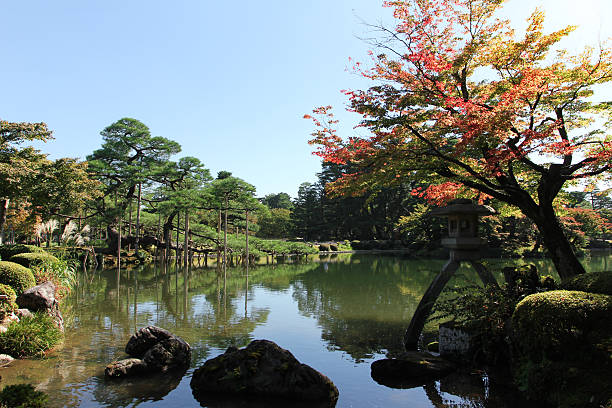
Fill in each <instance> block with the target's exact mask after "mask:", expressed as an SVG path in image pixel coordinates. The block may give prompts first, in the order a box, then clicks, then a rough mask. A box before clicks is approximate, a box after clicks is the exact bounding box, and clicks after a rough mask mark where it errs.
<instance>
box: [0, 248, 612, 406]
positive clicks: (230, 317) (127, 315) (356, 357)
mask: <svg viewBox="0 0 612 408" xmlns="http://www.w3.org/2000/svg"><path fill="white" fill-rule="evenodd" d="M443 262H444V261H437V260H427V261H413V260H406V259H402V258H401V257H393V256H386V257H383V256H365V255H359V256H327V257H322V258H321V259H320V260H317V262H309V263H298V264H283V263H276V262H274V263H272V264H271V265H269V266H260V267H256V268H250V269H249V271H248V275H247V273H246V271H245V270H243V269H241V268H228V269H227V274H224V273H223V270H222V269H221V268H219V269H217V268H194V267H191V266H188V267H184V266H182V267H176V266H175V265H174V264H170V265H168V264H165V263H161V264H159V265H152V266H147V267H142V268H137V269H121V270H116V269H115V270H105V271H92V270H85V271H83V272H82V273H81V274H79V282H78V285H77V287H76V288H75V289H74V291H73V292H72V294H71V295H70V296H69V297H68V298H67V299H66V300H65V301H64V303H63V305H62V308H63V313H64V319H65V324H66V327H67V330H66V340H65V345H64V347H63V348H62V349H59V350H58V351H57V352H55V353H53V354H51V355H50V357H49V358H48V359H45V360H23V361H18V362H16V363H15V364H14V366H12V367H10V368H7V369H3V370H2V373H1V375H2V382H3V385H9V384H15V383H23V382H32V383H34V384H38V385H39V388H40V389H42V390H45V391H48V392H49V394H50V396H51V400H52V406H58V407H59V406H75V407H76V406H93V407H95V406H118V407H119V406H136V405H140V404H142V403H146V402H147V401H164V403H166V404H167V405H177V406H193V405H194V404H196V402H195V400H194V399H193V397H192V396H191V391H190V389H189V380H190V376H191V372H192V370H193V369H194V368H195V367H197V366H199V365H201V364H202V363H203V361H204V360H206V359H208V358H210V357H214V356H216V355H218V354H220V353H221V352H223V351H224V350H225V349H226V348H227V347H228V346H230V345H235V346H238V347H242V346H245V345H246V344H248V343H249V342H250V341H251V340H253V339H255V338H256V336H262V335H263V336H265V338H271V339H275V340H276V341H277V342H279V344H280V345H281V346H283V347H286V348H289V349H290V350H291V351H292V352H294V354H296V357H298V358H300V359H301V360H303V361H304V362H305V363H307V364H311V365H313V366H314V367H315V368H317V369H319V370H321V371H322V372H324V373H325V374H327V375H328V376H330V378H332V380H333V381H334V382H335V383H336V385H337V386H338V388H339V390H340V399H339V401H338V406H339V407H342V406H351V405H353V406H363V405H378V406H422V407H450V406H460V407H463V406H465V407H471V406H474V407H497V408H503V407H511V406H513V405H512V404H511V403H510V402H508V403H505V402H503V401H504V398H505V399H507V400H508V401H511V399H512V398H513V397H512V395H513V394H508V395H510V396H507V395H506V396H504V397H501V395H504V394H503V392H502V391H500V390H499V389H500V388H499V387H498V386H490V384H489V383H488V380H486V379H484V377H482V376H480V377H479V376H475V377H474V376H469V375H468V376H466V375H463V376H459V377H456V378H453V377H449V378H445V379H443V380H441V381H440V382H436V383H431V384H428V385H426V386H425V387H418V388H413V389H411V390H393V389H390V388H387V387H384V386H380V385H378V384H376V383H375V382H374V381H373V380H372V379H371V378H370V375H369V374H370V372H369V371H370V370H369V365H370V363H371V362H372V360H374V359H378V358H381V357H383V356H384V355H385V354H388V353H394V352H398V351H402V348H403V345H402V338H403V333H404V330H405V329H406V326H407V324H408V322H409V320H410V318H411V316H412V313H413V312H414V310H415V308H416V305H417V303H418V301H419V300H420V297H421V296H422V293H423V292H424V291H425V289H426V288H427V286H428V285H429V283H430V281H431V279H432V278H433V276H435V274H436V273H437V272H438V271H439V269H440V267H441V266H442V264H443ZM489 262H490V265H494V266H496V267H497V268H498V270H501V266H503V265H504V262H500V261H489ZM609 262H610V261H609V256H605V257H592V258H591V259H590V260H588V261H587V262H586V267H587V269H590V270H604V269H609V265H610V264H609ZM538 266H539V268H540V270H543V271H545V273H548V272H547V271H548V269H547V268H548V265H547V264H546V263H544V262H539V265H538ZM460 272H461V274H462V275H463V276H465V277H467V278H468V279H470V274H472V271H471V270H470V268H465V269H462V270H461V271H460ZM498 276H499V275H498ZM474 281H475V282H477V278H476V276H475V275H474ZM453 284H456V285H461V284H464V283H461V282H460V280H457V281H453V282H451V285H453ZM150 324H154V325H157V326H160V327H164V328H166V329H168V330H170V331H171V332H173V333H176V334H177V335H179V336H180V337H182V338H183V339H185V340H186V341H187V342H189V343H190V344H191V346H192V364H191V369H190V370H189V371H187V373H186V375H185V376H184V377H183V378H182V379H181V378H153V377H151V378H148V377H147V379H144V380H129V381H125V382H120V383H117V382H109V381H106V380H105V379H104V378H103V369H104V366H105V365H106V364H107V363H109V362H110V361H112V360H114V359H117V358H122V357H123V356H124V351H123V349H124V347H125V344H126V342H127V340H128V338H129V336H130V335H131V334H132V333H133V332H134V331H135V329H137V328H140V327H143V326H146V325H150ZM292 331H295V332H296V334H293V333H292ZM258 338H260V337H258ZM315 362H316V364H314V363H315ZM472 377H473V378H472ZM398 393H399V394H398ZM228 403H229V402H228ZM219 404H220V405H219V406H221V405H223V402H220V403H219ZM249 404H250V405H249ZM253 404H255V405H253ZM241 406H243V405H241ZM246 406H257V405H256V401H251V402H250V403H247V405H246Z"/></svg>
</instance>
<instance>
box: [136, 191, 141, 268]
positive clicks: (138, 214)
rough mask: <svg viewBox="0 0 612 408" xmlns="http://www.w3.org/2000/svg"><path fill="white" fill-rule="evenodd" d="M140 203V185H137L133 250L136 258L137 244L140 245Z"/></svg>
mask: <svg viewBox="0 0 612 408" xmlns="http://www.w3.org/2000/svg"><path fill="white" fill-rule="evenodd" d="M141 201H142V183H138V202H137V203H136V243H135V244H134V249H135V250H136V256H138V244H139V243H140V203H141Z"/></svg>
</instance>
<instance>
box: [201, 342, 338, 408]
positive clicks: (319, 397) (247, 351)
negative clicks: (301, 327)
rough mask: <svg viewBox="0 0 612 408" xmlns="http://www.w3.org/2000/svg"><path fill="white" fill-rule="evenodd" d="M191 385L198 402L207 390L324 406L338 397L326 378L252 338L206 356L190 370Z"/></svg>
mask: <svg viewBox="0 0 612 408" xmlns="http://www.w3.org/2000/svg"><path fill="white" fill-rule="evenodd" d="M191 388H192V390H193V394H194V396H195V398H196V399H197V400H199V401H200V402H202V400H204V399H206V398H208V397H209V396H210V395H211V393H212V394H215V393H216V394H217V395H218V394H219V393H223V394H231V395H237V394H238V395H252V396H260V397H277V398H284V399H291V400H298V401H299V400H309V401H314V402H316V401H319V402H322V403H324V404H325V406H334V405H335V403H336V401H337V399H338V389H337V388H336V386H335V385H334V383H333V382H332V381H331V380H330V379H329V378H327V377H326V376H325V375H323V374H321V373H320V372H318V371H316V370H315V369H313V368H312V367H310V366H308V365H306V364H302V363H300V362H299V361H298V360H297V359H296V358H295V357H294V356H293V355H292V354H291V353H290V352H289V351H288V350H285V349H283V348H281V347H279V346H278V345H276V344H275V343H273V342H271V341H268V340H255V341H252V342H251V343H250V344H249V345H248V346H247V347H246V348H243V349H239V350H238V349H236V348H235V347H231V348H229V349H228V350H227V351H226V352H225V353H224V354H222V355H220V356H217V357H215V358H213V359H210V360H207V361H206V362H205V363H204V365H203V366H202V367H200V368H198V369H197V370H196V371H195V372H194V373H193V377H192V379H191ZM316 405H318V404H316Z"/></svg>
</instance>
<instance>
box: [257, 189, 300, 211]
mask: <svg viewBox="0 0 612 408" xmlns="http://www.w3.org/2000/svg"><path fill="white" fill-rule="evenodd" d="M260 201H261V203H262V204H265V205H267V206H268V208H271V209H272V208H283V209H286V210H292V209H293V207H294V206H293V203H292V202H291V197H290V196H289V194H287V193H278V194H267V195H266V196H265V197H264V198H262V199H260Z"/></svg>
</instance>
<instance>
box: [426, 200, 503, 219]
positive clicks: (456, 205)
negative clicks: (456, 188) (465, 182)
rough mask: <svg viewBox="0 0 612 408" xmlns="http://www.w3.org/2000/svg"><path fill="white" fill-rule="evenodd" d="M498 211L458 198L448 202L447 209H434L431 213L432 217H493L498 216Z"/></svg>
mask: <svg viewBox="0 0 612 408" xmlns="http://www.w3.org/2000/svg"><path fill="white" fill-rule="evenodd" d="M496 213H497V211H495V210H494V209H493V207H490V206H488V205H480V204H474V202H473V201H472V200H470V199H468V198H456V199H454V200H451V201H449V202H448V205H446V206H445V207H438V208H434V209H433V210H431V211H430V212H429V216H431V217H440V216H441V217H446V216H449V215H470V214H475V215H480V216H484V215H492V214H496Z"/></svg>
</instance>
